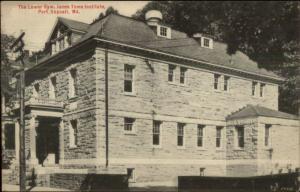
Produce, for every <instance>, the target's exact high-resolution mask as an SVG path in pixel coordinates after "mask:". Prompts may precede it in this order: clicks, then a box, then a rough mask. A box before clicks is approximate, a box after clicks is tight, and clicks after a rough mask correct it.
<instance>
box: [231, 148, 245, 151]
mask: <svg viewBox="0 0 300 192" xmlns="http://www.w3.org/2000/svg"><path fill="white" fill-rule="evenodd" d="M233 151H245V149H244V148H235V149H233Z"/></svg>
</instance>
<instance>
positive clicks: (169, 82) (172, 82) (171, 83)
mask: <svg viewBox="0 0 300 192" xmlns="http://www.w3.org/2000/svg"><path fill="white" fill-rule="evenodd" d="M168 84H170V85H178V84H177V83H175V82H174V81H168Z"/></svg>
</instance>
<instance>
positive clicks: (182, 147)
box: [177, 146, 185, 149]
mask: <svg viewBox="0 0 300 192" xmlns="http://www.w3.org/2000/svg"><path fill="white" fill-rule="evenodd" d="M177 149H185V146H177Z"/></svg>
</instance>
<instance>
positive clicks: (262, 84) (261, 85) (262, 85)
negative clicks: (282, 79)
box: [259, 83, 266, 97]
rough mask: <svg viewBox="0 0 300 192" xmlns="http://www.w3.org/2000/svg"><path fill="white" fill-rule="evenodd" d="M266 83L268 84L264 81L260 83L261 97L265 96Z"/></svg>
mask: <svg viewBox="0 0 300 192" xmlns="http://www.w3.org/2000/svg"><path fill="white" fill-rule="evenodd" d="M265 85H266V84H264V83H261V84H260V91H259V95H260V97H263V96H264V89H265Z"/></svg>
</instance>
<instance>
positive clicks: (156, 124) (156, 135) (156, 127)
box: [153, 121, 161, 146]
mask: <svg viewBox="0 0 300 192" xmlns="http://www.w3.org/2000/svg"><path fill="white" fill-rule="evenodd" d="M160 124H161V122H160V121H153V145H155V146H159V145H160V143H161V141H160V138H161V136H160V135H161V129H160Z"/></svg>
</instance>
